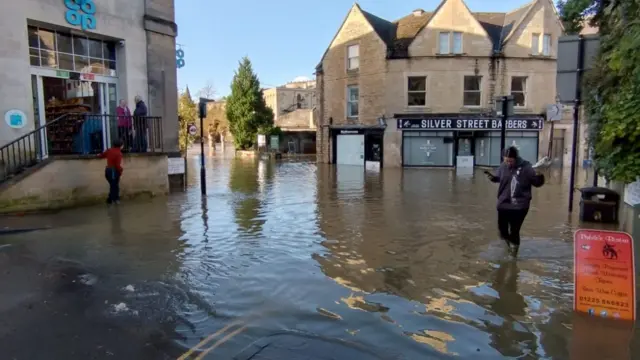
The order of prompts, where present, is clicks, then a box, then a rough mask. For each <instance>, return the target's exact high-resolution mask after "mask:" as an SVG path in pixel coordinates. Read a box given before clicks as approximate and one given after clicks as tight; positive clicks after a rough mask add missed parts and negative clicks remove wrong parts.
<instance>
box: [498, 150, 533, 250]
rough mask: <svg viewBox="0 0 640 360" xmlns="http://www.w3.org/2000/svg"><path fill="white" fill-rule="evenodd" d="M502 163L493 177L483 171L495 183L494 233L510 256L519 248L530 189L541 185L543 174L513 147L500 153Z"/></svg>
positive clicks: (527, 209)
mask: <svg viewBox="0 0 640 360" xmlns="http://www.w3.org/2000/svg"><path fill="white" fill-rule="evenodd" d="M503 160H504V161H503V163H502V164H500V167H499V168H498V170H497V171H496V173H495V175H494V174H492V173H490V172H488V171H485V174H487V176H488V177H489V180H491V181H492V182H494V183H498V184H499V185H498V204H497V209H498V230H499V231H500V237H501V238H502V239H503V240H504V241H505V242H506V243H507V246H508V248H509V252H510V253H511V255H512V256H514V257H515V256H517V255H518V250H519V248H520V228H521V227H522V223H523V222H524V219H525V218H526V217H527V213H528V212H529V206H530V203H531V187H532V186H534V187H541V186H542V185H544V181H545V179H544V175H542V174H538V173H537V172H536V170H535V169H534V168H533V167H532V166H531V163H530V162H528V161H526V160H524V159H522V158H521V157H520V156H519V155H518V149H517V148H516V147H515V146H511V147H509V148H507V149H506V150H505V151H504V153H503Z"/></svg>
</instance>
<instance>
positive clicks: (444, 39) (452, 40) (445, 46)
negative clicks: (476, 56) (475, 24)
mask: <svg viewBox="0 0 640 360" xmlns="http://www.w3.org/2000/svg"><path fill="white" fill-rule="evenodd" d="M438 54H440V55H449V54H462V33H461V32H457V31H454V32H441V33H440V36H439V38H438Z"/></svg>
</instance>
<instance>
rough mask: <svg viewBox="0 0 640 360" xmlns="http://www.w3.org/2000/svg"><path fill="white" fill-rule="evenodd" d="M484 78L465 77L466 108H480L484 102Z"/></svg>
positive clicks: (464, 101) (464, 103)
mask: <svg viewBox="0 0 640 360" xmlns="http://www.w3.org/2000/svg"><path fill="white" fill-rule="evenodd" d="M481 84H482V76H465V77H464V96H463V105H464V106H470V107H473V106H480V103H481V101H482V90H481V89H482V87H481Z"/></svg>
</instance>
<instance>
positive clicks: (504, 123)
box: [500, 96, 509, 158]
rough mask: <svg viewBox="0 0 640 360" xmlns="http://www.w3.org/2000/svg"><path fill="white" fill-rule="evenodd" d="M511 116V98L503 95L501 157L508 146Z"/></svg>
mask: <svg viewBox="0 0 640 360" xmlns="http://www.w3.org/2000/svg"><path fill="white" fill-rule="evenodd" d="M508 116H509V99H508V98H507V97H506V96H503V97H502V118H501V120H500V121H501V127H500V151H501V153H500V157H501V158H502V156H504V149H506V146H507V144H506V143H507V117H508Z"/></svg>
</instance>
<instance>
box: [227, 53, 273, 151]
mask: <svg viewBox="0 0 640 360" xmlns="http://www.w3.org/2000/svg"><path fill="white" fill-rule="evenodd" d="M227 119H228V120H229V131H230V132H231V134H232V135H233V141H234V143H235V147H236V149H239V150H246V149H251V148H252V147H253V145H254V143H255V142H256V141H257V135H258V134H259V133H261V134H265V135H268V134H269V133H270V132H271V131H272V129H273V111H272V110H271V108H269V107H268V106H267V104H266V103H265V101H264V98H263V96H262V89H261V88H260V81H259V80H258V76H257V75H256V74H255V73H254V72H253V68H252V66H251V61H250V60H249V58H248V57H244V58H243V59H242V60H241V61H240V65H239V67H238V70H237V71H236V73H235V75H234V76H233V81H232V82H231V94H230V95H229V96H228V98H227Z"/></svg>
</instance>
